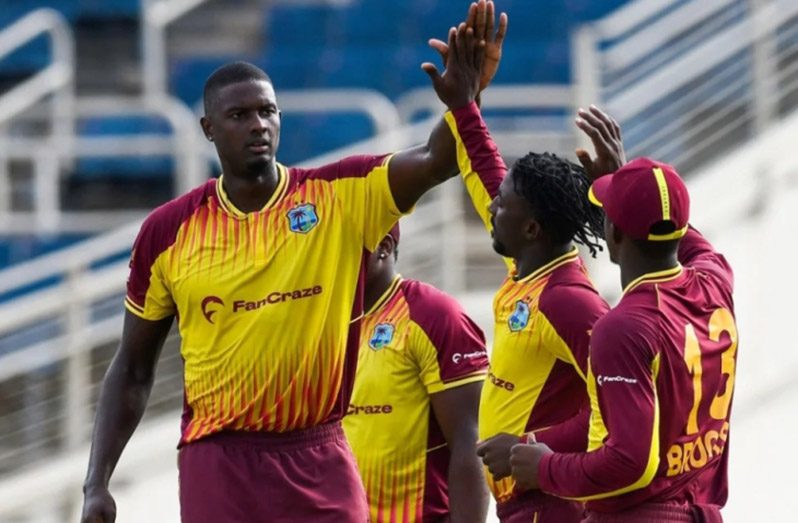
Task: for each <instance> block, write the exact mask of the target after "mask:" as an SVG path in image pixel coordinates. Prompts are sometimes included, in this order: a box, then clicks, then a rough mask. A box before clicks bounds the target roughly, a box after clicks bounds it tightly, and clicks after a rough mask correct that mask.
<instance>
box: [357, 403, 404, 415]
mask: <svg viewBox="0 0 798 523" xmlns="http://www.w3.org/2000/svg"><path fill="white" fill-rule="evenodd" d="M391 412H393V406H392V405H362V406H361V405H353V404H351V403H350V404H349V410H347V411H346V415H347V416H354V415H356V414H390V413H391Z"/></svg>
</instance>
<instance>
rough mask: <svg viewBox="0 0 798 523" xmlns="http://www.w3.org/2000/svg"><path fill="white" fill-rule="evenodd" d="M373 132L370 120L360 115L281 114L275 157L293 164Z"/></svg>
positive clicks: (362, 138)
mask: <svg viewBox="0 0 798 523" xmlns="http://www.w3.org/2000/svg"><path fill="white" fill-rule="evenodd" d="M373 135H374V128H373V126H372V124H371V121H370V120H369V119H368V118H367V117H366V116H364V115H361V114H325V115H318V114H307V115H300V114H296V113H292V114H283V122H282V132H281V137H280V149H279V151H278V153H277V158H278V160H279V161H280V162H281V163H284V164H286V165H294V164H296V163H298V162H301V161H304V160H308V159H310V158H313V157H315V156H319V155H321V154H324V153H326V152H329V151H332V150H335V149H337V148H340V147H343V146H345V145H348V144H351V143H353V142H357V141H360V140H364V139H366V138H369V137H371V136H373ZM375 152H376V151H375Z"/></svg>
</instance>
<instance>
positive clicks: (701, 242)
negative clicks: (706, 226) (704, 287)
mask: <svg viewBox="0 0 798 523" xmlns="http://www.w3.org/2000/svg"><path fill="white" fill-rule="evenodd" d="M679 263H681V264H682V265H684V266H685V267H692V268H695V269H696V270H698V271H700V272H703V273H706V274H710V275H712V276H713V277H714V278H715V279H716V280H717V281H718V283H719V284H720V285H721V287H722V288H724V289H725V290H726V291H727V292H729V293H731V292H732V289H733V288H734V274H733V272H732V268H731V266H730V265H729V262H728V261H726V258H725V257H724V256H723V255H722V254H720V253H718V252H717V251H715V249H714V248H713V247H712V244H710V243H709V242H708V241H707V240H706V238H704V237H703V236H702V235H701V233H700V232H698V231H697V230H696V229H694V228H693V227H692V226H691V227H688V229H687V234H686V235H685V236H684V238H682V240H681V241H680V242H679Z"/></svg>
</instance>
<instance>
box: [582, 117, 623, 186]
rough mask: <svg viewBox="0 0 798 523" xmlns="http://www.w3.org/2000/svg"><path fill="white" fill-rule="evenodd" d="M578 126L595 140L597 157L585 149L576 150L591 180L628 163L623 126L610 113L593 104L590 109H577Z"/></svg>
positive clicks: (594, 145)
mask: <svg viewBox="0 0 798 523" xmlns="http://www.w3.org/2000/svg"><path fill="white" fill-rule="evenodd" d="M576 126H577V127H579V128H580V129H581V130H582V131H583V132H584V133H585V134H586V135H587V136H588V137H589V138H590V141H591V142H593V149H594V151H595V153H596V157H595V158H593V157H591V156H590V153H589V152H588V151H587V150H585V149H581V148H579V149H577V150H576V157H577V158H579V162H580V163H581V164H582V167H584V168H585V172H586V173H587V175H588V177H589V178H590V179H591V180H595V179H597V178H600V177H601V176H604V175H605V174H609V173H612V172H615V171H617V170H618V169H620V167H621V166H622V165H623V164H625V163H626V153H625V152H624V150H623V141H622V140H621V128H620V126H619V125H618V122H616V121H615V119H614V118H612V117H611V116H610V115H608V114H607V113H605V112H604V111H602V110H601V109H599V108H598V107H596V106H595V105H591V106H590V110H589V111H585V110H584V109H579V111H577V117H576Z"/></svg>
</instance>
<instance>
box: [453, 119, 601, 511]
mask: <svg viewBox="0 0 798 523" xmlns="http://www.w3.org/2000/svg"><path fill="white" fill-rule="evenodd" d="M474 110H475V109H474V108H473V107H467V108H464V109H461V110H458V111H453V112H452V113H448V114H447V115H446V120H447V122H448V123H449V128H450V129H451V130H452V133H453V134H454V136H455V139H456V141H457V156H458V164H459V166H460V172H461V174H462V176H463V178H464V182H465V185H466V188H467V190H468V193H469V195H470V196H471V200H472V202H473V203H474V207H475V208H476V210H477V212H478V214H479V215H480V217H481V218H482V220H483V221H484V223H485V226H486V227H487V228H488V231H491V230H492V225H491V220H490V214H489V212H488V206H489V204H490V201H491V200H492V199H493V198H494V197H495V196H496V194H497V193H498V189H499V185H500V184H501V182H502V180H503V179H504V176H505V175H506V172H507V168H506V166H505V164H504V162H503V161H502V158H501V156H500V155H499V152H498V148H497V147H496V145H495V144H494V142H493V140H492V139H491V137H490V135H489V134H488V131H487V128H486V126H485V124H484V122H483V121H482V120H481V119H475V118H470V117H468V115H467V114H464V113H466V112H467V111H474ZM505 263H506V264H507V266H508V276H507V278H506V279H505V280H504V283H503V284H502V286H501V288H500V289H499V291H498V292H497V293H496V296H495V298H494V301H493V313H494V321H495V323H494V339H493V349H492V351H491V357H490V370H489V373H488V380H487V381H486V383H485V386H484V387H483V389H482V398H481V401H480V407H479V439H480V440H485V439H488V438H490V437H492V436H495V435H496V434H498V433H501V432H506V433H510V434H518V435H519V436H520V435H521V434H524V433H529V432H534V433H535V436H536V438H537V439H538V441H542V442H545V443H547V444H548V445H549V446H551V447H552V448H554V449H555V450H561V451H568V450H574V451H575V450H584V449H585V448H586V446H587V421H588V415H589V402H588V395H587V388H586V373H587V357H588V344H589V340H590V333H591V330H592V328H593V325H594V323H595V322H596V321H597V320H598V319H599V318H600V317H601V316H603V315H604V314H605V313H606V312H607V310H608V306H607V304H606V302H605V301H604V300H603V299H602V298H601V296H600V295H599V294H598V292H597V291H596V289H595V288H594V286H593V284H592V282H591V281H590V278H589V277H588V275H587V271H586V269H585V267H584V265H583V263H582V260H581V259H580V258H579V255H578V252H577V250H576V248H574V249H573V250H572V251H571V252H568V253H566V254H564V255H563V256H561V257H559V258H556V259H554V260H552V261H551V262H549V263H548V264H546V265H544V266H543V267H540V268H539V269H538V270H536V271H535V272H533V273H532V274H529V275H528V276H526V277H524V278H517V277H516V272H515V267H514V264H513V262H512V260H510V259H505ZM485 472H486V477H487V481H488V485H489V487H490V489H491V491H492V492H493V495H494V497H495V498H496V500H497V501H498V502H504V501H507V500H508V499H510V498H511V497H512V496H513V491H514V488H515V482H514V481H513V479H512V478H506V479H503V480H500V481H494V479H493V476H492V475H491V474H490V473H489V472H488V471H487V469H486V471H485Z"/></svg>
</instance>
